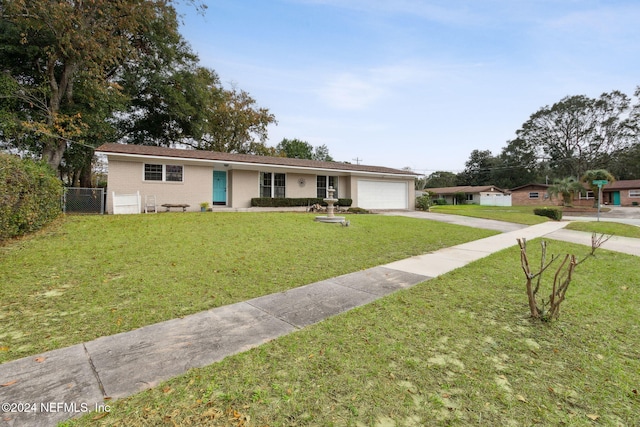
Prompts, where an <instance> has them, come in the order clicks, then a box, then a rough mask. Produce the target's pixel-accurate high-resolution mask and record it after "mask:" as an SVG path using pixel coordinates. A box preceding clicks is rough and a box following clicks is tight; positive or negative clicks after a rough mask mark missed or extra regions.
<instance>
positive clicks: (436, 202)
mask: <svg viewBox="0 0 640 427" xmlns="http://www.w3.org/2000/svg"><path fill="white" fill-rule="evenodd" d="M433 204H434V205H446V204H447V199H443V198H440V199H435V200H434V201H433Z"/></svg>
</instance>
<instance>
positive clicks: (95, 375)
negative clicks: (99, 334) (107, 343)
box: [82, 343, 108, 397]
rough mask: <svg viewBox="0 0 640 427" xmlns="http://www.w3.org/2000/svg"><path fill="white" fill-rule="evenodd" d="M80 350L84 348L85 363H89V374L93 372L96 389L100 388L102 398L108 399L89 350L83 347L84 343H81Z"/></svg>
mask: <svg viewBox="0 0 640 427" xmlns="http://www.w3.org/2000/svg"><path fill="white" fill-rule="evenodd" d="M82 348H84V354H86V355H87V361H88V362H89V366H90V367H91V372H93V376H94V377H96V381H97V382H98V387H99V388H100V392H101V393H102V397H108V396H107V392H106V391H105V389H104V385H103V384H102V380H101V379H100V375H99V374H98V370H97V369H96V366H95V365H94V364H93V359H91V355H90V354H89V350H87V346H86V345H85V343H82Z"/></svg>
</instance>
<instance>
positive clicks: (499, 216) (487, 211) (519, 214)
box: [431, 205, 549, 225]
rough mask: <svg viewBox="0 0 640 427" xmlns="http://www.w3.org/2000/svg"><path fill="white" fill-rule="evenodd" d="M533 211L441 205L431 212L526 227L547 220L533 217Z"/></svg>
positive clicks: (528, 208) (527, 207) (519, 208)
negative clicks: (512, 223)
mask: <svg viewBox="0 0 640 427" xmlns="http://www.w3.org/2000/svg"><path fill="white" fill-rule="evenodd" d="M534 209H535V207H532V206H504V207H502V206H480V205H441V206H432V207H431V212H435V213H443V214H452V215H463V216H470V217H474V218H485V219H495V220H497V221H506V222H515V223H517V224H526V225H534V224H540V223H542V222H546V221H548V220H549V219H548V218H545V217H542V216H538V215H534V213H533V210H534Z"/></svg>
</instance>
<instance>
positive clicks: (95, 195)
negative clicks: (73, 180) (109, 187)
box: [62, 187, 106, 214]
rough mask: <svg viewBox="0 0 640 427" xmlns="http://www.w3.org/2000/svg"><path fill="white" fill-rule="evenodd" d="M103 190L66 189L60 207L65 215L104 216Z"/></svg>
mask: <svg viewBox="0 0 640 427" xmlns="http://www.w3.org/2000/svg"><path fill="white" fill-rule="evenodd" d="M105 195H106V193H105V191H104V188H80V187H67V188H66V189H65V192H64V195H63V196H62V197H63V200H62V206H63V210H64V212H65V213H80V214H104V206H105Z"/></svg>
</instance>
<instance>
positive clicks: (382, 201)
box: [358, 179, 409, 209]
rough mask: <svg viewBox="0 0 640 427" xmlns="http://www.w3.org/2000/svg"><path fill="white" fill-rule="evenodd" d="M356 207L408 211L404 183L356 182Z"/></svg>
mask: <svg viewBox="0 0 640 427" xmlns="http://www.w3.org/2000/svg"><path fill="white" fill-rule="evenodd" d="M358 207H360V208H364V209H408V208H409V203H408V191H407V183H406V182H389V181H369V180H364V179H360V180H358Z"/></svg>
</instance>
